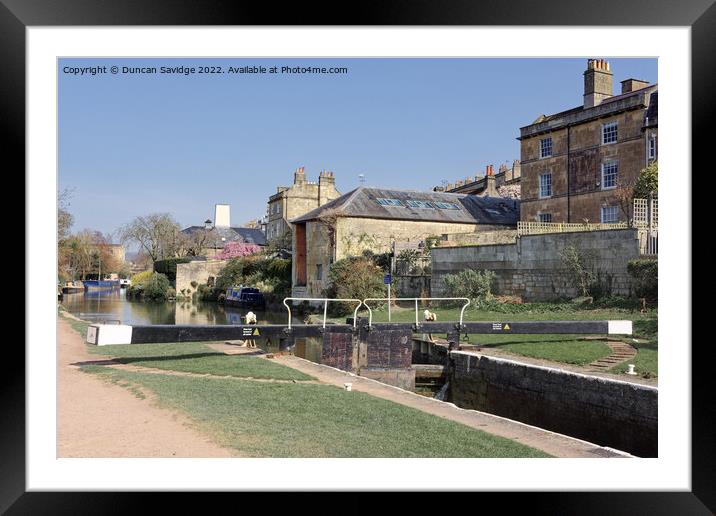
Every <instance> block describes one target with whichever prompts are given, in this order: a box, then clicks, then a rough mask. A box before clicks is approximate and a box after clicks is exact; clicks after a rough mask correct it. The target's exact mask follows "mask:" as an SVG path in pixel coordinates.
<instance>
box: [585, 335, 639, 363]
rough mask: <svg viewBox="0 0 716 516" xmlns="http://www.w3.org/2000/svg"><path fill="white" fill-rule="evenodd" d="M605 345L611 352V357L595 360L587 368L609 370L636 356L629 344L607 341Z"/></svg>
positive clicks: (634, 350)
mask: <svg viewBox="0 0 716 516" xmlns="http://www.w3.org/2000/svg"><path fill="white" fill-rule="evenodd" d="M606 344H607V346H609V348H610V349H611V350H612V353H611V355H609V356H606V357H603V358H599V359H597V360H595V361H594V362H592V363H590V364H589V365H588V367H593V368H596V369H611V368H612V367H614V366H615V365H619V364H621V363H623V362H626V361H627V360H630V359H632V358H634V357H635V356H636V349H634V348H633V347H631V346H630V345H629V344H626V343H624V342H619V341H607V343H606Z"/></svg>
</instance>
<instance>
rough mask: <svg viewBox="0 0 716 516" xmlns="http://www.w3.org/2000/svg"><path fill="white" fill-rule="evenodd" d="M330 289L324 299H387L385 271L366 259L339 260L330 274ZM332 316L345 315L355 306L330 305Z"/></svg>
mask: <svg viewBox="0 0 716 516" xmlns="http://www.w3.org/2000/svg"><path fill="white" fill-rule="evenodd" d="M328 284H329V286H328V288H327V289H326V290H325V291H324V294H323V295H324V297H328V298H343V299H365V298H367V297H386V291H385V285H383V271H382V269H381V268H380V267H378V266H377V265H375V263H373V260H372V259H370V258H366V257H363V256H361V257H352V258H346V259H343V260H338V261H337V262H335V263H334V264H333V265H331V268H330V270H329V272H328ZM328 306H329V309H330V310H331V314H332V315H336V316H339V315H345V314H348V313H350V312H351V311H352V310H353V309H354V308H355V306H354V305H351V304H350V303H330V304H329V305H328Z"/></svg>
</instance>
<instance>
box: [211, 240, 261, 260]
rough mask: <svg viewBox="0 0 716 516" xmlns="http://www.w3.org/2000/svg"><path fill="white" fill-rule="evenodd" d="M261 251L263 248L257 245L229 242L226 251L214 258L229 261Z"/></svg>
mask: <svg viewBox="0 0 716 516" xmlns="http://www.w3.org/2000/svg"><path fill="white" fill-rule="evenodd" d="M260 250H261V246H258V245H256V244H247V243H244V242H227V243H226V244H225V245H224V249H222V251H221V252H220V253H217V254H216V255H215V256H214V258H216V259H217V260H229V259H231V258H239V257H241V256H250V255H252V254H256V253H258V252H259V251H260Z"/></svg>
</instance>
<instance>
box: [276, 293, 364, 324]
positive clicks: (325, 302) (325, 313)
mask: <svg viewBox="0 0 716 516" xmlns="http://www.w3.org/2000/svg"><path fill="white" fill-rule="evenodd" d="M286 301H322V302H323V327H324V328H325V327H326V318H327V316H328V303H329V302H331V301H333V302H344V303H349V302H355V303H358V306H356V308H355V310H353V327H354V328H355V327H356V320H357V318H358V317H357V315H358V309H359V308H360V307H361V305H362V304H363V301H361V300H360V299H329V298H327V297H285V298H283V306H285V307H286V310H288V329H289V330H290V329H291V307H290V306H288V305H287V304H286Z"/></svg>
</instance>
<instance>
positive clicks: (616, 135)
mask: <svg viewBox="0 0 716 516" xmlns="http://www.w3.org/2000/svg"><path fill="white" fill-rule="evenodd" d="M612 126H614V141H606V132H607V128H611V127H612ZM618 141H619V124H618V123H617V121H616V120H614V121H612V122H607V123H606V124H602V145H611V144H613V143H617V142H618Z"/></svg>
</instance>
